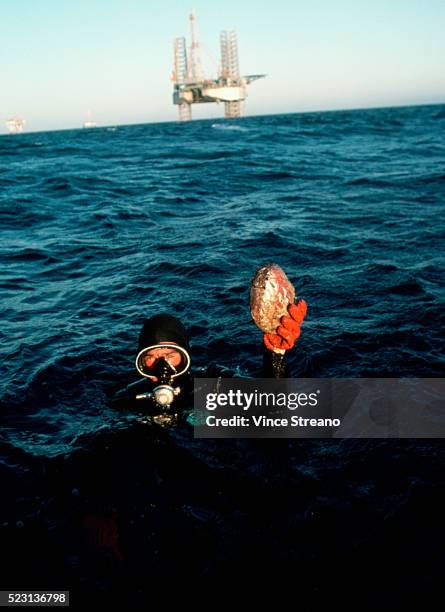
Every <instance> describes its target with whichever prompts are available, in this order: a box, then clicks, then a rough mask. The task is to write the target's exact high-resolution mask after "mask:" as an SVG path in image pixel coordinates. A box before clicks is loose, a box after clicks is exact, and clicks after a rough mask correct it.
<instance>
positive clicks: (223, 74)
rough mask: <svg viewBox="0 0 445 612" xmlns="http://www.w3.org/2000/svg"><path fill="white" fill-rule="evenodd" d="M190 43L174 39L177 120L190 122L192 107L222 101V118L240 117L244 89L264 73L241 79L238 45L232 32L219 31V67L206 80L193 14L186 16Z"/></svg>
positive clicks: (174, 82)
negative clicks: (187, 17)
mask: <svg viewBox="0 0 445 612" xmlns="http://www.w3.org/2000/svg"><path fill="white" fill-rule="evenodd" d="M189 21H190V38H191V44H190V47H189V48H188V50H187V44H186V39H185V37H184V36H179V37H177V38H175V39H174V42H173V49H174V68H173V75H172V81H173V104H177V105H178V111H179V121H191V119H192V104H203V103H207V102H218V103H219V102H224V115H225V117H241V103H242V101H243V100H245V99H246V97H247V92H246V87H247V85H249V84H250V83H252V82H253V81H256V80H257V79H261V78H262V77H265V76H266V75H265V74H250V75H248V76H240V70H239V61H238V42H237V38H236V32H235V31H234V30H224V31H223V32H221V36H220V44H221V65H220V67H219V76H218V77H217V78H216V79H206V78H205V77H204V74H203V69H202V63H201V49H200V47H201V45H200V43H199V41H198V37H197V33H196V17H195V13H194V11H191V13H190V15H189Z"/></svg>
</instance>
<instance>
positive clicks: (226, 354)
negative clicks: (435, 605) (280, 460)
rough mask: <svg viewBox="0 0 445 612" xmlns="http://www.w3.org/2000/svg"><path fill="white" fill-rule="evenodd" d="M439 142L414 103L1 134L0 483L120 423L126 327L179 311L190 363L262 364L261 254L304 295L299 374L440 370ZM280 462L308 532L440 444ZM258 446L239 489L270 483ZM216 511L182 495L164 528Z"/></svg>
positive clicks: (245, 368)
mask: <svg viewBox="0 0 445 612" xmlns="http://www.w3.org/2000/svg"><path fill="white" fill-rule="evenodd" d="M444 131H445V106H423V107H404V108H386V109H370V110H357V111H341V112H340V111H338V112H320V113H305V114H288V115H275V116H263V117H251V118H249V117H248V118H243V119H241V120H233V121H225V120H222V119H221V120H220V119H213V120H205V121H196V122H193V123H190V124H177V123H163V124H146V125H132V126H117V127H116V128H112V129H111V128H97V129H94V130H71V131H70V130H66V131H59V132H46V133H29V134H23V135H17V136H2V137H0V186H1V190H0V232H1V244H0V252H1V259H2V267H1V269H0V289H1V294H2V305H3V315H2V326H1V329H0V342H1V346H0V351H1V353H0V362H1V377H0V408H1V421H2V434H1V444H0V453H1V454H0V460H1V461H2V466H3V467H2V470H3V472H4V474H5V478H6V479H7V480H8V479H9V480H10V481H12V480H13V478H14V477H18V474H19V473H22V472H23V473H26V474H28V476H29V475H32V474H34V473H35V470H37V472H38V470H41V469H42V465H44V466H46V467H45V469H48V466H49V465H55V464H57V465H58V463H57V462H58V461H59V460H60V461H62V459H63V461H65V462H68V464H70V465H71V463H70V462H71V460H72V458H73V457H74V456H77V455H76V453H79V452H80V453H82V452H89V450H90V449H91V446H92V445H93V446H94V444H96V443H97V441H98V440H104V439H108V438H110V437H111V438H112V439H115V438H116V437H117V438H119V436H120V435H121V436H124V437H125V435H126V433H125V432H126V431H127V430H128V428H130V429H131V427H133V425H134V423H133V421H132V419H131V417H128V416H122V415H120V414H116V413H115V412H114V411H112V410H111V409H110V408H109V407H108V406H107V399H108V398H109V397H110V395H111V394H112V393H113V391H114V390H115V389H117V388H119V387H120V386H121V385H123V384H126V383H127V382H129V381H130V380H133V379H136V378H137V376H136V371H135V370H134V367H133V360H134V357H135V351H136V343H137V335H138V332H139V328H140V326H141V324H142V322H143V320H144V318H146V317H148V316H150V315H152V314H156V313H158V312H170V313H171V314H175V315H176V316H179V317H180V318H181V319H182V321H183V322H184V324H185V325H186V326H187V327H188V329H189V330H190V334H191V338H192V358H193V364H194V366H195V367H201V366H205V365H206V364H208V363H218V364H221V365H224V366H227V367H229V368H231V369H233V370H235V371H237V372H238V373H239V374H241V375H249V373H252V372H255V371H256V370H258V368H259V366H260V363H261V340H262V338H261V333H260V332H259V331H258V329H257V328H256V327H255V326H254V324H253V323H252V321H251V319H250V313H249V307H248V290H249V284H250V281H251V279H252V277H253V275H254V273H255V270H256V269H257V267H258V266H259V265H261V264H263V263H265V262H269V261H274V262H277V263H278V264H280V265H281V266H282V267H283V268H284V269H285V271H286V272H287V274H288V276H289V278H290V279H291V280H292V282H293V283H294V285H295V288H296V291H297V294H298V296H300V297H304V298H305V299H306V301H307V303H308V315H307V319H306V321H305V323H304V327H303V332H302V336H301V338H300V340H299V341H298V343H297V348H296V349H295V350H294V351H293V352H292V355H291V356H290V362H291V366H292V370H293V372H294V374H295V375H296V376H301V375H304V376H317V377H355V376H358V377H360V376H368V377H372V376H378V377H380V376H425V377H441V376H443V375H444V371H445V358H444V341H443V338H444V336H443V329H444V324H445V308H444V306H445V289H444V287H445V275H444V242H445V241H444V237H445V233H444V226H443V212H444V204H445V148H444V142H445V138H444ZM168 439H169V443H168V444H171V445H172V448H175V449H177V450H178V452H179V449H180V452H181V453H184V452H185V453H188V455H187V456H189V457H193V461H194V462H196V463H193V466H195V467H196V465H201V466H206V469H213V468H217V471H218V473H219V474H223V475H224V474H232V473H233V470H234V469H235V467H236V466H237V459H236V456H235V455H236V454H235V455H234V452H233V449H232V450H230V452H228V451H227V448H226V447H225V446H224V445H220V446H219V447H218V446H217V447H215V445H213V444H210V443H209V442H208V441H207V442H206V445H207V446H206V445H205V444H204V443H202V442H201V443H198V442H197V441H192V440H190V439H189V438H187V436H185V435H184V434H183V432H181V431H174V432H171V433H170V434H169V438H168ZM166 444H167V442H166ZM289 449H290V450H288V451H286V453H288V455H286V453H284V455H286V462H287V465H290V466H293V467H292V469H294V470H295V474H297V473H298V477H299V478H300V477H303V476H304V477H305V478H308V479H309V480H310V481H311V483H312V485H313V486H315V487H316V486H317V483H318V485H319V486H320V487H321V488H320V490H317V492H316V494H314V495H313V496H312V497H310V501H309V498H308V497H305V496H303V498H304V499H305V500H306V506H305V509H304V510H302V512H303V515H304V516H303V518H304V517H305V518H304V520H306V521H307V520H309V521H310V520H312V519H311V518H310V517H311V516H313V515H310V512H312V510H309V508H313V507H314V504H315V505H316V506H317V504H318V505H320V504H321V506H323V508H325V506H326V508H330V509H331V513H330V514H329V512H328V510H326V511H325V510H323V512H326V515H329V516H338V515H339V513H340V510H339V508H340V507H341V505H342V504H344V503H345V495H346V497H348V496H351V499H352V498H354V499H356V500H359V501H358V503H359V504H361V505H362V506H361V507H363V508H364V507H365V506H366V507H367V508H368V506H369V508H373V510H374V511H375V512H377V510H378V509H380V510H381V511H382V512H384V513H390V506H389V505H388V504H393V505H392V506H391V508H393V507H394V504H395V505H396V506H397V504H400V503H402V502H401V501H400V500H401V499H405V498H406V499H408V497H407V496H409V494H408V492H407V491H410V490H411V489H410V487H412V486H413V483H423V485H422V486H424V484H425V482H426V481H428V482H429V483H430V484H431V482H430V481H432V484H431V486H434V487H437V486H438V483H439V482H440V483H442V482H443V478H442V476H439V473H440V467H442V468H443V449H442V446H441V444H440V443H435V444H432V443H428V442H425V441H424V442H417V443H416V442H413V443H410V442H406V443H404V444H403V445H402V444H397V443H396V442H394V441H393V442H392V443H391V445H390V444H389V443H383V442H382V443H376V442H375V443H373V444H370V443H367V442H364V441H361V442H360V443H358V442H353V441H349V442H348V443H346V442H342V441H337V442H336V443H329V444H327V443H323V442H312V443H311V442H306V443H305V444H304V445H301V444H300V445H298V446H297V445H296V444H290V443H289ZM263 450H264V449H263ZM263 450H262V451H261V452H259V451H258V449H257V451H255V453H254V456H253V457H252V458H251V461H250V463H249V464H248V465H246V464H245V463H244V464H243V469H244V471H245V476H246V478H248V477H250V476H249V475H251V476H252V478H254V477H255V474H256V473H257V472H258V474H260V476H259V481H258V482H266V481H267V482H270V481H271V480H273V477H274V476H273V475H274V474H275V475H276V474H277V470H278V468H276V467H275V468H271V467H270V465H269V464H268V466H269V467H267V469H266V468H264V469H266V472H267V478H266V476H265V472H262V471H261V470H262V468H261V466H263V467H264V465H265V463H264V461H263V460H264V455H262V454H261V453H263ZM172 452H174V451H172ZM243 452H247V451H243ZM258 453H259V454H258ZM268 453H269V451H267V452H266V455H267V456H269V455H268ZM280 453H281V455H280V456H283V455H282V450H281V451H280ZM280 453H279V454H280ZM269 454H270V453H269ZM272 454H273V453H272ZM170 456H172V455H171V454H170ZM413 457H415V459H414V458H413ZM238 460H239V457H238ZM63 461H62V464H63ZM73 461H74V460H73ZM364 461H365V464H366V465H365V464H364V463H363V462H364ZM385 461H386V462H387V463H385ZM395 461H398V462H399V465H400V466H403V469H402V468H400V469H401V470H402V471H401V472H400V473H399V474H398V475H397V477H395V481H397V484H394V482H395V481H391V480H388V478H389V477H388V475H387V474H385V476H384V479H385V480H384V483H383V484H382V486H381V487H380V486H378V485H377V484H376V483H377V481H379V478H381V477H383V476H382V473H383V472H385V471H386V467H385V466H386V465H394V462H395ZM266 463H267V462H266ZM272 463H273V461H272ZM432 463H434V465H432ZM72 465H74V466H76V465H77V464H76V463H75V461H74V463H73V464H72ZM187 465H188V464H187ZM36 466H37V467H36ZM82 466H83V467H82V468H81V467H78V468H76V467H71V468H70V470H71V471H70V474H71V478H72V479H73V481H75V480H76V475H79V478H80V474H81V472H82V473H83V472H85V465H84V464H82ZM238 467H239V466H238ZM361 468H363V470H362V469H361ZM57 469H59V468H57ZM77 469H78V472H77V471H76V470H77ZM194 469H195V468H190V470H191V472H190V473H194V472H193V470H194ZM196 469H197V470H198V471H197V472H196V474H199V473H200V472H199V469H198V468H196ZM278 471H279V470H278ZM39 474H41V473H40V472H39ZM206 474H207V472H206ZM363 474H366V475H365V477H364V479H363ZM40 477H41V476H39V478H40ZM167 480H168V479H167ZM340 480H342V481H343V484H342V485H341V486H346V485H345V482H347V487H349V488H348V493H347V494H346V493H345V491H344V490H342V491H343V492H342V493H340V492H339V490H337V489H336V487H337V486H340ZM39 482H40V481H39ZM174 482H175V483H176V484H177V482H176V480H175V481H174ZM299 482H300V481H299ZM73 486H74V485H73ZM175 486H176V485H172V486H171V487H170V489H169V491H171V490H172V488H173V489H174V490H175V491H177V488H175ZM258 486H259V487H260V485H258ZM425 486H426V485H425ZM260 488H261V487H260ZM192 489H193V487H192ZM76 490H77V489H76ZM151 490H152V492H153V496H154V497H156V495H157V493H156V494H155V493H154V491H155V490H156V491H158V488H157V487H156V485H155V484H153V483H152V489H151ZM181 490H182V489H181ZM256 490H257V489H256ZM289 490H291V489H289ZM428 491H429V493H428V495H430V489H428ZM252 495H253V494H252ZM228 497H229V498H230V499H231V500H232V503H233V508H236V507H238V510H239V512H241V510H240V508H241V506H242V507H244V508H245V506H243V503H244V502H243V503H241V502H239V500H238V502H236V501H234V500H235V499H236V496H235V497H234V494H230V495H228ZM371 498H372V501H370V500H371ZM169 499H170V501H169V503H173V502H172V501H171V498H169ZM175 499H176V498H175ZM178 499H179V498H178ZM416 499H417V498H416ZM314 500H318V501H314ZM320 500H321V501H320ZM395 500H396V501H395ZM28 501H29V500H28ZM195 501H196V500H195ZM29 503H30V502H29ZM178 503H179V502H178ZM416 503H417V502H416ZM194 504H195V505H194ZM212 504H214V507H213V510H212V511H210V510H209V508H208V500H207V502H206V501H205V500H204V501H203V500H201V501H200V503H199V504H197V505H196V503H195V502H193V503H191V502H190V504H189V503H188V502H187V503H186V504H185V506H187V508H195V509H194V510H193V511H192V510H190V512H191V514H187V512H189V510H182V511H181V512H182V513H183V514H182V515H181V516H182V519H184V513H185V516H186V517H188V519H190V520H191V521H193V520H196V521H198V522H199V521H201V522H204V523H205V522H206V520H210V519H208V516H213V514H212V512H214V513H215V512H216V513H219V512H220V510H216V509H215V508H216V506H217V504H216V505H215V500H214V499H213V501H212ZM239 504H241V505H239ZM329 504H332V505H333V506H332V507H335V510H332V507H331V506H330V505H329ZM419 504H420V502H419ZM28 505H29V504H28ZM179 505H180V507H181V508H182V507H183V506H184V504H182V505H181V504H179ZM25 506H26V503H25ZM198 506H199V507H200V508H201V510H196V507H198ZM13 507H14V508H15V511H16V510H17V508H16V506H15V505H14V506H13ZM317 507H318V506H317ZM397 507H398V506H397ZM202 508H204V509H202ZM233 508H232V509H233ZM226 510H227V508H226ZM233 511H235V510H233ZM193 512H194V513H195V514H193ZM200 512H201V514H200ZM209 512H210V515H209ZM206 513H207V514H206ZM305 513H306V514H305ZM308 513H309V514H308ZM25 514H26V513H25ZM30 514H32V513H30ZM408 514H409V513H408ZM192 515H193V516H195V518H193V516H192ZM196 515H197V516H198V518H197V519H196ZM190 516H192V518H190ZM202 516H204V518H202ZM218 516H219V514H218ZM289 516H290V515H289ZM292 516H293V518H289V517H288V518H287V519H286V521H288V522H289V521H290V522H291V523H292V521H294V520H296V519H295V515H294V514H293V515H292ZM348 516H349V515H348ZM385 516H389V515H388V514H386V515H385ZM391 516H392V515H391ZM199 517H201V518H199ZM205 517H207V519H206V518H205ZM308 517H309V518H308ZM6 518H7V517H6ZM5 520H6V519H5ZM178 520H179V519H178V518H177V517H176V515H175V518H174V522H175V524H177V521H178ZM184 520H185V519H184ZM221 520H222V519H221ZM302 520H303V519H302ZM25 522H26V521H25ZM56 522H57V521H56ZM180 522H181V521H180V520H179V523H180ZM288 522H286V525H287V524H288ZM223 523H224V521H223ZM224 524H226V523H224ZM292 524H293V523H292ZM311 524H312V523H311ZM263 527H264V531H266V526H265V525H263ZM374 527H375V526H374ZM258 529H259V530H261V529H260V527H258ZM385 529H386V527H385ZM358 531H360V529H358ZM227 533H228V532H227V530H226V531H224V537H226V538H227ZM230 533H231V534H232V535H231V538H232V540H231V541H235V535H234V533H235V532H232V531H231V532H230ZM304 533H307V531H305V532H304ZM60 537H62V536H60ZM215 537H216V536H215ZM348 537H349V536H348ZM354 537H355V536H354ZM354 537H352V536H351V538H352V539H354ZM360 537H361V536H360ZM229 539H230V538H229ZM354 541H355V540H354ZM278 548H279V547H278Z"/></svg>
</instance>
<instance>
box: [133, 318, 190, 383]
mask: <svg viewBox="0 0 445 612" xmlns="http://www.w3.org/2000/svg"><path fill="white" fill-rule="evenodd" d="M189 367H190V355H189V339H188V334H187V331H186V329H185V327H184V326H183V325H182V323H181V321H180V320H179V319H177V318H176V317H173V316H171V315H168V314H160V315H155V316H154V317H151V318H150V319H147V320H146V321H145V323H144V325H143V327H142V329H141V332H140V334H139V342H138V354H137V357H136V369H137V370H138V372H139V373H140V374H142V376H145V377H146V378H150V379H151V380H152V381H153V382H159V383H161V384H171V382H172V380H174V379H175V378H177V377H179V376H181V375H183V374H185V373H186V372H187V371H188V369H189Z"/></svg>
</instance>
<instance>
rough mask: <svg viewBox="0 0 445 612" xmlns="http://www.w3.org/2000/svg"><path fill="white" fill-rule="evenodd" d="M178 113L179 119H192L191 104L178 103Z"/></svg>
mask: <svg viewBox="0 0 445 612" xmlns="http://www.w3.org/2000/svg"><path fill="white" fill-rule="evenodd" d="M178 113H179V121H191V120H192V105H191V104H179V105H178Z"/></svg>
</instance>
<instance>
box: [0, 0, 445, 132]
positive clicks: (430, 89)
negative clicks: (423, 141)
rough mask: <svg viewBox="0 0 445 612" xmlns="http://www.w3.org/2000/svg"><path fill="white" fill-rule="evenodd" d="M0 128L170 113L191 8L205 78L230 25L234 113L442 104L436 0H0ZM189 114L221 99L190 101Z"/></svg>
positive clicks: (444, 39) (442, 31)
mask: <svg viewBox="0 0 445 612" xmlns="http://www.w3.org/2000/svg"><path fill="white" fill-rule="evenodd" d="M0 6H1V22H0V67H1V80H0V132H1V133H3V132H5V131H6V128H5V125H4V122H5V120H6V119H8V118H10V117H12V116H21V117H24V118H25V119H26V121H27V126H26V127H27V131H34V130H46V129H62V128H73V127H81V125H82V123H83V122H84V121H85V120H86V113H87V110H88V109H91V111H92V115H93V119H94V120H95V121H96V122H97V123H98V124H99V125H116V124H126V123H146V122H153V121H172V120H176V118H177V109H176V107H174V106H173V104H172V101H171V94H172V83H171V81H170V76H171V71H172V65H173V51H172V49H173V46H172V41H173V38H174V37H175V36H180V35H186V36H187V37H188V13H189V12H190V9H191V8H192V7H193V8H194V9H195V11H196V16H197V22H198V29H199V33H200V41H201V43H202V44H203V63H204V66H205V67H206V68H207V73H208V76H215V75H216V70H217V65H218V61H219V33H220V31H221V30H223V29H235V30H236V31H237V33H238V45H239V55H240V68H241V71H242V73H243V74H258V73H266V74H267V77H266V78H265V79H263V80H260V81H257V82H255V83H253V84H252V85H250V86H249V88H248V96H249V97H248V99H247V102H246V107H245V113H246V115H261V114H271V113H287V112H301V111H313V110H331V109H339V108H344V109H346V108H363V107H375V106H392V105H394V106H396V105H408V104H428V103H443V102H445V2H444V0H369V1H365V0H311V1H310V2H307V0H305V1H304V2H303V1H299V0H275V1H271V0H268V1H267V2H266V1H263V0H255V1H253V0H244V1H243V2H241V0H236V1H235V0H224V1H222V2H220V3H216V2H214V3H209V2H208V1H204V0H196V1H195V2H193V3H190V2H184V1H183V0H163V1H162V2H159V1H158V0H151V1H150V0H14V1H13V2H12V1H10V0H8V1H5V0H2V1H1V4H0ZM193 113H194V117H195V118H204V117H222V115H223V106H222V105H216V104H206V105H200V106H196V105H195V106H194V107H193Z"/></svg>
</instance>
